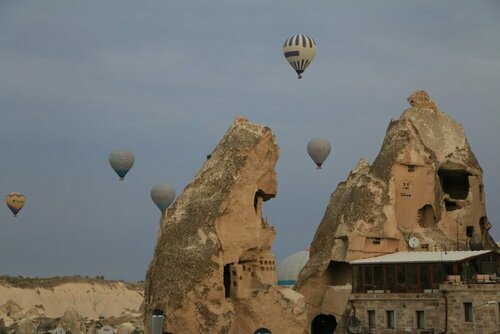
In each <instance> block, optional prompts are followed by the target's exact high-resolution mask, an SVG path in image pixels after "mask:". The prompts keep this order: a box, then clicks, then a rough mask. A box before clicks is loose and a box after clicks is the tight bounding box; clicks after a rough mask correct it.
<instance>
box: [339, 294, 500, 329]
mask: <svg viewBox="0 0 500 334" xmlns="http://www.w3.org/2000/svg"><path fill="white" fill-rule="evenodd" d="M439 291H440V293H418V294H411V293H405V294H396V293H395V294H387V293H385V294H384V293H379V294H377V293H374V294H352V295H351V298H350V307H351V309H352V312H353V313H355V315H356V317H357V318H358V319H359V320H360V321H361V322H362V324H363V326H364V327H368V311H369V310H374V311H375V316H376V324H375V325H376V326H375V328H374V329H372V333H373V334H385V333H403V332H404V333H420V332H422V331H421V330H417V320H416V312H417V311H423V312H424V317H425V330H427V331H428V330H431V329H434V333H441V332H444V331H445V329H446V327H447V333H448V334H463V333H474V330H475V333H477V334H481V333H484V334H486V333H496V332H497V331H499V330H500V314H499V312H500V284H458V285H452V284H442V285H440V287H439ZM446 299H447V301H448V303H447V304H448V306H447V308H448V310H446ZM492 301H495V303H492V304H487V303H488V302H492ZM464 303H472V307H473V319H474V321H472V322H466V321H465V308H464ZM390 310H392V311H394V317H395V329H388V328H387V313H386V312H387V311H390ZM474 327H475V328H474ZM425 330H424V333H425ZM338 332H339V333H343V332H344V331H343V329H342V330H340V331H338Z"/></svg>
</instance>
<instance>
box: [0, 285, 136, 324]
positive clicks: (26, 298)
mask: <svg viewBox="0 0 500 334" xmlns="http://www.w3.org/2000/svg"><path fill="white" fill-rule="evenodd" d="M143 298H144V286H143V284H140V283H134V284H131V283H125V282H122V281H107V280H103V279H93V278H82V277H62V278H60V277H58V278H44V279H32V278H20V277H0V318H1V319H3V320H4V322H5V325H7V326H10V325H11V324H13V323H15V322H18V321H19V320H21V319H25V318H27V319H35V318H39V317H46V318H59V317H62V316H63V315H64V314H65V312H66V311H67V310H69V309H72V310H75V311H76V312H77V313H78V314H79V316H80V317H82V318H88V319H99V318H101V319H102V318H119V317H120V318H123V317H125V318H127V317H130V318H135V317H140V316H141V314H140V313H139V309H140V307H141V305H142V301H143Z"/></svg>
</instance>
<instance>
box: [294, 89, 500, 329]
mask: <svg viewBox="0 0 500 334" xmlns="http://www.w3.org/2000/svg"><path fill="white" fill-rule="evenodd" d="M408 101H409V103H410V105H411V108H409V109H407V110H406V111H404V112H403V114H402V115H401V116H400V118H399V119H398V120H392V121H391V122H390V124H389V126H388V129H387V132H386V136H385V139H384V143H383V144H382V148H381V150H380V153H379V154H378V156H377V158H376V159H375V161H374V162H373V164H372V165H371V166H370V165H369V164H368V162H367V161H366V160H364V159H362V160H361V161H360V162H359V164H358V166H357V167H356V168H355V169H354V170H352V171H351V173H350V175H349V176H348V178H347V180H346V181H345V182H341V183H340V184H339V185H338V187H337V189H336V190H335V192H334V193H333V194H332V196H331V198H330V202H329V204H328V206H327V208H326V211H325V214H324V217H323V219H322V221H321V223H320V226H319V227H318V229H317V231H316V235H315V237H314V240H313V242H312V244H311V247H310V258H309V260H308V262H307V264H306V266H305V267H304V268H303V270H302V271H301V273H300V276H299V279H298V282H297V285H296V286H295V289H296V290H297V291H299V292H300V293H301V294H303V295H304V296H305V298H306V304H307V308H308V310H307V313H308V318H309V323H310V324H313V323H314V321H315V320H314V319H316V318H318V317H323V316H324V315H333V316H334V317H335V321H337V322H338V323H339V324H340V326H339V329H337V331H338V332H341V329H340V327H342V328H346V325H347V319H351V320H352V319H353V318H350V317H351V316H353V314H354V309H353V308H352V307H353V306H352V303H351V301H352V298H353V297H352V293H351V292H352V291H351V290H352V282H353V279H354V277H353V267H352V263H353V261H356V260H358V259H365V258H373V257H377V256H382V255H386V254H393V253H398V252H406V251H419V252H427V255H429V256H431V255H430V254H431V253H432V252H438V253H441V252H443V253H445V252H449V251H452V250H453V251H468V250H472V249H473V250H482V249H485V250H493V251H496V250H497V249H498V246H497V245H496V243H495V242H494V241H493V239H492V238H491V236H490V235H489V229H490V228H491V224H490V223H489V221H488V218H487V214H486V200H485V193H484V191H485V190H484V189H485V187H484V184H483V178H482V169H481V167H480V165H479V163H478V161H477V159H476V157H475V156H474V154H473V152H472V150H471V149H470V147H469V144H468V142H467V139H466V137H465V133H464V130H463V128H462V126H461V125H460V124H459V123H457V122H455V121H454V120H452V119H451V118H450V117H449V116H448V115H447V114H445V113H443V112H441V111H439V110H438V107H437V104H436V103H435V102H434V101H432V99H431V98H430V97H429V96H428V94H427V93H426V92H424V91H416V92H414V93H413V94H412V95H411V96H410V97H409V98H408ZM496 274H497V275H499V274H500V272H498V270H497V272H496ZM491 286H492V289H493V290H495V289H498V288H499V287H500V285H498V284H492V285H491ZM375 290H379V289H375ZM405 293H410V292H409V291H407V292H405ZM476 297H477V298H479V299H478V300H481V299H480V298H481V297H480V296H475V297H474V296H473V297H471V298H473V299H474V298H476ZM363 298H364V297H363ZM373 298H374V297H373V296H369V298H368V300H372V299H373ZM381 298H396V299H397V298H398V297H397V295H396V296H393V295H389V294H387V293H386V294H384V296H383V297H381ZM426 298H427V296H426ZM432 303H434V302H432ZM356 304H358V303H356ZM477 304H478V302H474V305H477ZM405 305H407V307H410V308H413V306H412V305H413V304H412V303H408V302H406V303H405ZM414 306H415V307H417V306H418V305H417V304H415V305H414ZM413 313H414V312H413V311H412V312H410V313H408V314H411V315H412V318H411V319H413ZM372 316H373V315H372ZM376 316H380V314H379V315H376ZM365 320H366V319H365ZM332 321H333V320H332ZM401 321H403V322H405V321H409V322H410V321H411V322H413V320H410V319H409V318H408V319H406V320H401ZM351 325H353V324H351ZM354 325H355V324H354ZM354 325H353V326H354ZM354 327H356V326H354ZM354 327H352V328H354ZM310 328H312V325H311V327H310ZM412 328H414V327H412ZM439 328H440V330H443V328H442V327H439ZM449 328H450V327H449ZM449 328H448V329H449ZM310 331H311V332H312V333H315V331H314V330H312V329H310ZM318 333H319V332H318ZM449 333H451V332H449Z"/></svg>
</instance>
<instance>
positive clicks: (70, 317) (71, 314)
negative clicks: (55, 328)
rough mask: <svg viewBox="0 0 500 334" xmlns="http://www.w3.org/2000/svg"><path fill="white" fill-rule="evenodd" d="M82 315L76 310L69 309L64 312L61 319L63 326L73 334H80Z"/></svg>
mask: <svg viewBox="0 0 500 334" xmlns="http://www.w3.org/2000/svg"><path fill="white" fill-rule="evenodd" d="M80 318H81V317H80V315H79V314H78V312H77V311H76V310H75V309H74V308H72V307H71V308H69V309H67V310H66V312H64V315H63V316H62V318H61V321H60V323H61V325H62V327H63V328H64V329H65V330H66V332H67V331H70V332H71V333H80V327H81V320H80Z"/></svg>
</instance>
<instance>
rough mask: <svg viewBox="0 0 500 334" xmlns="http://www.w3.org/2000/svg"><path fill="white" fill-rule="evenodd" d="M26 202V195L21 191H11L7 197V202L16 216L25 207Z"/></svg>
mask: <svg viewBox="0 0 500 334" xmlns="http://www.w3.org/2000/svg"><path fill="white" fill-rule="evenodd" d="M25 202H26V197H25V196H24V195H23V194H21V193H10V194H8V195H7V197H5V203H6V204H7V206H8V207H9V209H10V211H12V213H13V214H14V217H15V216H17V213H18V212H19V211H21V209H22V208H23V207H24V203H25Z"/></svg>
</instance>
